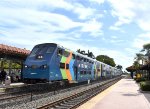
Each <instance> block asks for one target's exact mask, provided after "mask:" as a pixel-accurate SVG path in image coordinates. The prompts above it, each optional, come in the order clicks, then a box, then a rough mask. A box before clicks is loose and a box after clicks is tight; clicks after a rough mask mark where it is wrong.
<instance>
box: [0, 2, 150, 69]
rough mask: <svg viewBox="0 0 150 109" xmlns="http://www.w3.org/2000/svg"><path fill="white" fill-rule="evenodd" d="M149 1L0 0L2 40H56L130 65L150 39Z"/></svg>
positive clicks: (28, 44) (26, 43) (20, 43)
mask: <svg viewBox="0 0 150 109" xmlns="http://www.w3.org/2000/svg"><path fill="white" fill-rule="evenodd" d="M149 4H150V0H0V43H1V44H7V45H10V46H15V47H19V48H26V49H28V50H31V49H32V48H33V47H34V45H36V44H40V43H57V44H60V45H62V46H64V47H66V48H69V49H71V50H73V51H76V50H77V49H81V50H86V51H87V50H90V51H91V52H93V53H94V54H95V56H97V55H108V56H109V57H112V58H114V61H115V63H116V64H117V65H118V64H120V65H122V66H123V68H124V69H125V68H126V67H128V66H130V65H132V63H133V60H134V57H135V53H138V52H139V51H140V50H141V49H142V46H143V44H146V43H149V42H150V14H149V13H150V6H149Z"/></svg>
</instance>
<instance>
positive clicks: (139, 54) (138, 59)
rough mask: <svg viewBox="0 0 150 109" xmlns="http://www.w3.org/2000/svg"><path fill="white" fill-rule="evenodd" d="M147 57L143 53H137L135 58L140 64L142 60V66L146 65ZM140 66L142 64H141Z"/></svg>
mask: <svg viewBox="0 0 150 109" xmlns="http://www.w3.org/2000/svg"><path fill="white" fill-rule="evenodd" d="M144 56H145V55H144V54H142V53H136V57H135V58H134V59H135V60H136V61H137V62H138V63H139V61H140V60H142V65H143V64H144V60H145V57H144ZM139 64H140V63H139Z"/></svg>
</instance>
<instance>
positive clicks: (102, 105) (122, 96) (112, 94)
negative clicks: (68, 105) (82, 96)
mask: <svg viewBox="0 0 150 109" xmlns="http://www.w3.org/2000/svg"><path fill="white" fill-rule="evenodd" d="M108 90H109V89H108ZM104 93H105V92H104ZM106 93H107V94H105V96H104V97H101V96H103V95H104V94H99V95H98V96H96V97H95V98H93V99H91V100H90V101H88V102H87V103H85V104H84V105H83V106H80V107H79V108H78V109H84V108H86V109H150V103H149V101H148V99H149V100H150V93H145V92H144V93H141V92H140V91H139V86H138V85H137V84H136V83H135V81H133V80H132V79H122V80H120V81H119V82H118V83H117V84H116V85H115V86H114V87H113V88H111V89H110V91H109V92H106ZM93 104H94V105H93ZM92 105H93V106H92Z"/></svg>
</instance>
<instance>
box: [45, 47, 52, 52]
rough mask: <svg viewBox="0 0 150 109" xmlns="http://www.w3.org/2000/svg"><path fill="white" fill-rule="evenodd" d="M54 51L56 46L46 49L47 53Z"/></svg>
mask: <svg viewBox="0 0 150 109" xmlns="http://www.w3.org/2000/svg"><path fill="white" fill-rule="evenodd" d="M53 51H54V47H49V48H48V49H47V51H46V53H52V52H53Z"/></svg>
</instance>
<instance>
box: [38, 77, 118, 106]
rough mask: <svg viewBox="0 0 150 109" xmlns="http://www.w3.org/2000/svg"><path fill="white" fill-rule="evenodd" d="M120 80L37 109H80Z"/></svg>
mask: <svg viewBox="0 0 150 109" xmlns="http://www.w3.org/2000/svg"><path fill="white" fill-rule="evenodd" d="M118 80H120V79H115V80H112V81H109V82H107V83H106V82H104V83H103V84H101V85H99V86H96V87H94V88H91V89H88V90H85V91H83V92H80V93H75V94H72V95H71V96H67V97H65V98H62V99H59V100H57V101H54V102H51V103H49V104H46V105H44V106H41V107H38V108H37V109H75V108H77V107H79V106H80V105H81V104H83V103H84V102H86V101H88V100H89V99H91V98H92V97H94V96H96V95H97V94H98V93H100V92H102V91H103V90H105V89H106V88H108V87H109V86H111V85H113V84H114V83H116V82H117V81H118Z"/></svg>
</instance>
